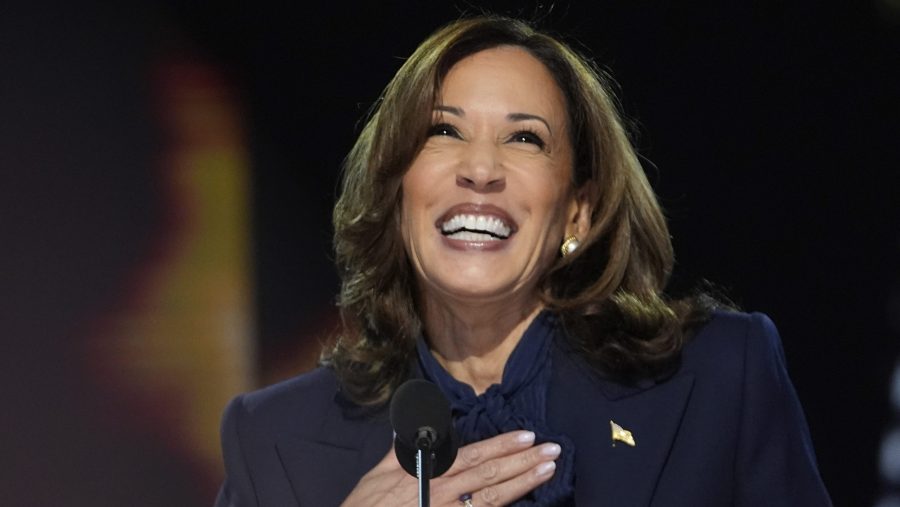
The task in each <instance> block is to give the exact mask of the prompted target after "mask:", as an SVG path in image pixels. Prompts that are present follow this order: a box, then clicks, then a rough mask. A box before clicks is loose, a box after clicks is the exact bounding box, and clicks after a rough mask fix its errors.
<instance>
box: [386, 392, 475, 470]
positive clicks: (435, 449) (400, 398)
mask: <svg viewBox="0 0 900 507" xmlns="http://www.w3.org/2000/svg"><path fill="white" fill-rule="evenodd" d="M390 415H391V426H393V427H394V433H396V435H397V436H396V438H395V439H394V453H395V454H396V455H397V460H398V461H399V462H400V466H402V467H403V469H404V470H406V471H407V473H409V474H410V475H412V476H413V477H419V475H420V474H419V472H418V469H417V464H418V463H417V455H418V453H419V451H423V455H424V457H425V458H426V461H427V462H428V464H429V465H431V466H428V467H425V468H426V471H427V468H430V469H431V470H430V472H431V473H426V474H425V475H426V477H424V479H430V478H433V477H439V476H440V475H441V474H443V473H444V472H446V471H447V470H448V469H449V468H450V466H451V465H453V462H454V461H455V460H456V452H457V450H458V447H459V443H458V442H457V439H456V433H455V432H454V431H453V424H452V420H451V417H450V403H448V402H447V399H446V398H444V395H443V393H441V390H440V389H438V387H437V386H436V385H434V384H432V383H431V382H428V381H426V380H421V379H413V380H408V381H407V382H405V383H404V384H403V385H401V386H400V387H399V388H398V389H397V391H396V392H395V393H394V397H393V399H391V409H390Z"/></svg>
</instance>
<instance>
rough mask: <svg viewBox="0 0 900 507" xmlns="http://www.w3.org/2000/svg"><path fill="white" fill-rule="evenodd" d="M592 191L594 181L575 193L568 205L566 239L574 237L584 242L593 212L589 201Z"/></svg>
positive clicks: (589, 228) (591, 203)
mask: <svg viewBox="0 0 900 507" xmlns="http://www.w3.org/2000/svg"><path fill="white" fill-rule="evenodd" d="M593 189H594V181H593V180H589V181H587V182H586V183H585V184H583V185H581V187H580V188H578V189H577V190H576V191H575V196H574V198H573V199H572V202H571V204H570V205H569V215H568V221H567V223H566V237H569V236H575V237H577V238H578V239H579V240H581V241H584V239H585V238H586V237H587V234H588V232H589V231H590V230H591V215H592V213H593V211H594V206H593V202H592V200H591V196H593V195H594V192H593Z"/></svg>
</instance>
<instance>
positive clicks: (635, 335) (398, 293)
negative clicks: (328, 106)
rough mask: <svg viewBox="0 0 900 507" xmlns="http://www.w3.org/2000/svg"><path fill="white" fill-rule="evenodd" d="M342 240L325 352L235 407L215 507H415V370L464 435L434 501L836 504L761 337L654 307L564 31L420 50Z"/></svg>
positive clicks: (766, 327)
mask: <svg viewBox="0 0 900 507" xmlns="http://www.w3.org/2000/svg"><path fill="white" fill-rule="evenodd" d="M334 224H335V239H334V244H335V251H336V260H337V264H338V267H339V269H340V274H341V277H342V289H341V297H340V301H339V304H340V308H341V315H342V329H341V332H340V336H339V337H338V338H337V340H336V342H335V343H334V344H333V346H332V347H330V348H329V349H328V350H326V351H325V353H324V354H323V361H322V362H323V365H322V367H320V368H319V369H317V370H315V371H313V372H310V373H308V374H305V375H301V376H299V377H296V378H295V379H293V380H289V381H287V382H284V383H281V384H278V385H275V386H272V387H269V388H266V389H263V390H261V391H257V392H255V393H250V394H247V395H243V396H239V397H237V398H236V399H235V400H234V401H233V402H232V403H231V404H230V405H229V408H228V409H227V411H226V414H225V417H224V420H223V426H222V441H223V449H224V455H225V463H226V470H227V479H226V482H225V484H224V485H223V487H222V490H221V493H220V495H219V499H218V503H217V504H218V505H221V506H224V505H278V506H283V505H337V504H339V503H341V502H343V505H346V506H363V505H391V506H403V505H415V504H416V497H417V485H416V481H415V480H414V479H413V478H411V477H410V476H409V475H407V474H406V472H405V471H404V470H403V469H402V468H401V466H400V464H399V463H398V461H397V458H396V457H395V455H394V453H393V452H391V451H390V446H391V440H392V431H391V427H390V425H389V424H388V422H387V420H386V417H385V412H386V403H387V401H388V400H389V399H390V397H391V396H392V395H393V393H394V392H395V391H396V389H397V387H398V386H399V385H400V384H401V383H402V382H404V381H406V380H408V379H411V378H424V379H427V380H429V381H431V382H433V383H435V384H436V385H437V386H438V387H439V389H440V390H441V391H442V392H443V394H444V395H446V397H447V398H448V399H449V401H450V405H451V408H452V415H453V422H454V427H455V428H456V431H457V432H458V434H459V437H460V440H461V441H462V443H463V444H464V446H463V447H462V448H461V449H460V454H459V459H458V460H457V462H456V463H455V464H454V465H453V467H452V468H450V470H449V471H448V472H447V473H446V474H444V475H443V476H442V477H440V478H436V479H434V480H433V481H432V494H431V501H432V504H433V505H442V506H444V505H457V506H458V505H464V506H467V507H471V506H473V505H474V506H477V507H482V506H485V505H510V504H515V505H546V506H551V505H553V506H561V505H575V504H580V505H598V504H608V505H617V506H631V505H784V506H788V505H791V506H794V505H828V504H829V503H830V501H829V499H828V495H827V493H826V491H825V488H824V486H823V485H822V483H821V479H820V478H819V474H818V471H817V469H816V464H815V456H814V453H813V451H812V446H811V443H810V439H809V435H808V430H807V428H806V423H805V421H804V418H803V413H802V409H801V408H800V405H799V402H798V401H797V399H796V395H795V393H794V390H793V387H792V386H791V383H790V380H789V378H788V376H787V373H786V371H785V368H784V364H783V357H782V352H781V348H780V342H779V338H778V335H777V332H776V331H775V328H774V326H773V325H772V323H771V322H770V321H769V320H768V318H766V317H765V316H764V315H760V314H754V315H746V314H741V313H736V312H728V311H723V310H720V309H716V304H715V302H714V301H713V300H712V299H711V298H708V297H705V296H702V295H700V296H695V297H691V298H687V299H683V300H671V299H669V298H667V297H666V296H665V294H664V292H663V290H664V287H665V284H666V281H667V278H668V276H669V273H670V271H671V268H672V262H673V260H672V247H671V243H670V239H669V234H668V228H667V226H666V222H665V220H664V218H663V215H662V212H661V210H660V208H659V205H658V204H657V202H656V198H655V196H654V194H653V191H652V189H651V188H650V186H649V184H648V183H647V179H646V177H645V176H644V173H643V171H642V169H641V167H640V165H639V163H638V159H637V156H636V154H635V152H634V150H633V148H632V147H631V144H630V143H629V141H628V137H627V135H626V134H625V132H624V129H623V128H622V125H621V121H620V120H619V116H618V114H617V112H616V108H615V106H614V100H613V99H612V96H611V95H610V93H609V92H608V91H607V86H606V85H605V83H604V80H603V79H601V77H600V74H599V73H598V72H596V71H595V70H594V68H593V66H592V65H591V64H590V63H589V62H587V61H586V60H584V59H582V58H581V57H579V56H578V55H577V54H576V53H574V52H573V51H572V50H570V49H569V48H568V47H567V46H566V45H564V44H562V43H561V42H559V41H558V40H557V39H554V38H552V37H550V36H547V35H545V34H542V33H540V32H537V31H535V30H534V29H532V28H531V27H530V26H528V25H527V24H525V23H522V22H520V21H516V20H512V19H506V18H495V17H479V18H473V19H467V20H461V21H458V22H455V23H452V24H450V25H448V26H447V27H445V28H442V29H441V30H439V31H438V32H436V33H435V34H434V35H433V36H432V37H430V38H429V39H428V40H426V41H425V42H424V43H422V45H421V46H420V47H419V48H418V49H417V50H416V51H415V53H414V54H413V55H412V56H411V57H410V58H409V59H408V60H407V61H406V63H405V64H404V65H403V67H402V68H401V69H400V71H399V72H398V73H397V75H396V76H395V77H394V79H393V80H392V81H391V82H390V84H389V85H388V86H387V88H386V89H385V91H384V94H383V96H382V99H381V102H380V104H379V105H378V107H377V108H376V109H375V110H374V111H373V113H372V116H371V117H370V118H369V121H368V123H367V125H366V127H365V129H364V130H363V132H362V134H361V135H360V138H359V140H358V141H357V143H356V145H355V146H354V148H353V150H352V152H351V153H350V155H349V156H348V158H347V161H346V165H345V168H344V183H343V192H342V194H341V197H340V199H339V200H338V202H337V204H336V206H335V212H334ZM771 428H777V431H775V432H773V431H771ZM617 444H619V445H617Z"/></svg>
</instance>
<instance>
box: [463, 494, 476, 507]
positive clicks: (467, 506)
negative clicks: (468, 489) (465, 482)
mask: <svg viewBox="0 0 900 507" xmlns="http://www.w3.org/2000/svg"><path fill="white" fill-rule="evenodd" d="M459 502H460V503H461V504H463V507H474V504H473V503H472V493H463V494H461V495H459Z"/></svg>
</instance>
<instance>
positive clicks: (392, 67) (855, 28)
mask: <svg viewBox="0 0 900 507" xmlns="http://www.w3.org/2000/svg"><path fill="white" fill-rule="evenodd" d="M686 4H687V2H679V3H677V6H676V3H674V2H672V3H669V2H641V1H638V2H635V1H624V0H622V1H598V2H584V3H576V2H557V3H555V4H546V3H545V4H541V5H539V4H537V3H535V2H524V3H523V2H517V3H512V2H509V3H495V4H492V7H491V10H492V11H494V12H498V13H503V14H511V15H518V16H524V17H526V18H533V19H538V20H539V25H541V26H545V27H548V28H550V29H551V30H552V31H556V32H559V33H561V34H563V35H564V36H565V37H566V38H567V39H568V40H569V41H570V42H572V43H573V45H574V46H575V47H577V48H578V49H580V50H581V51H582V52H584V53H586V54H588V55H590V56H592V57H593V58H595V59H596V60H597V61H598V62H599V63H600V64H601V65H602V66H603V67H604V68H607V69H609V70H610V72H611V73H612V75H613V76H614V77H615V79H616V81H617V82H618V83H619V84H620V85H621V93H620V98H621V100H622V103H623V107H624V111H625V114H626V116H627V117H628V118H630V119H632V120H633V124H634V133H635V139H636V144H637V146H638V148H639V150H640V152H641V154H642V155H643V157H644V158H645V168H646V169H647V171H648V174H649V175H650V178H651V181H652V182H653V184H654V187H655V189H656V191H657V193H658V194H659V196H660V200H661V202H662V203H663V206H664V207H665V208H666V210H667V214H668V216H669V218H670V224H671V231H672V235H673V238H674V242H675V248H676V254H677V265H676V270H675V276H674V279H673V290H675V291H678V290H684V289H685V288H689V287H691V286H693V284H694V283H695V282H696V281H698V280H699V279H701V278H703V279H709V280H712V281H714V282H716V283H717V284H719V285H721V286H723V287H725V288H726V289H727V291H728V294H729V295H730V296H731V297H732V298H733V299H734V300H735V301H736V302H737V303H739V304H740V305H741V306H742V307H743V308H744V309H747V310H757V311H763V312H766V313H768V314H769V315H770V316H771V317H772V318H773V320H774V321H775V322H776V324H777V325H778V327H779V329H780V331H781V334H782V338H783V341H784V347H785V350H786V354H787V359H788V365H789V368H790V371H791V375H792V378H793V380H794V383H795V386H796V388H797V390H798V392H799V395H800V398H801V400H802V402H803V404H804V408H805V409H806V413H807V417H808V421H809V424H810V429H811V432H812V437H813V441H814V443H815V446H816V451H817V454H818V458H819V464H820V468H821V472H822V475H823V477H824V480H825V483H826V485H827V486H828V487H829V490H830V491H831V493H832V496H833V497H834V500H835V504H836V505H865V504H871V503H873V502H874V501H875V499H876V498H877V496H878V495H879V494H880V492H881V491H882V488H883V486H882V485H881V484H882V482H883V481H882V479H881V478H880V477H879V474H878V470H877V463H878V446H879V442H880V439H881V438H882V436H883V435H884V434H885V432H886V431H888V428H889V425H890V421H891V412H890V410H889V407H888V379H889V377H890V372H891V370H892V368H893V367H894V364H895V360H896V358H897V357H898V351H900V347H898V340H897V338H898V332H900V263H898V260H900V256H898V253H900V252H898V250H900V216H898V206H897V200H898V199H897V198H898V195H900V192H898V190H897V184H898V183H900V181H898V177H897V170H898V169H897V168H898V166H897V163H898V162H900V153H898V144H900V136H898V134H900V130H898V128H897V127H898V125H897V118H898V112H900V111H898V109H900V108H898V105H900V101H898V94H897V90H898V89H900V80H898V71H897V69H898V58H897V57H898V55H900V34H898V32H900V10H898V8H897V4H896V2H891V1H889V0H882V1H875V0H872V1H868V0H860V1H856V2H851V1H848V2H845V3H821V2H798V1H793V2H721V1H699V2H691V3H690V4H689V5H686ZM298 5H299V4H297V5H295V6H293V7H285V6H284V5H281V4H279V3H276V2H256V3H253V4H252V5H251V4H244V5H240V6H238V5H236V4H232V5H217V6H214V7H213V6H210V5H206V4H200V3H180V2H179V3H176V2H162V3H159V4H147V3H142V4H138V5H136V6H132V5H129V6H120V7H100V6H92V7H83V6H82V7H73V6H67V5H65V4H61V5H52V6H47V5H39V4H29V5H28V6H25V5H22V6H15V5H13V6H6V7H2V8H0V241H2V244H0V277H2V278H0V297H2V298H3V299H2V300H0V330H2V332H3V338H2V342H0V343H2V347H3V348H2V349H0V350H2V351H3V354H2V357H3V364H2V367H3V370H2V371H3V373H4V376H5V377H6V379H7V380H6V381H5V382H4V386H5V387H4V389H3V392H2V393H0V399H3V400H4V404H5V405H7V409H6V410H5V413H4V414H3V415H0V421H2V424H0V427H2V428H3V432H4V433H6V435H5V436H4V438H3V441H2V442H3V443H2V448H3V449H4V450H2V451H0V455H2V456H3V457H0V475H2V479H0V488H2V489H0V497H2V498H4V499H5V500H4V501H3V503H4V504H8V505H135V506H138V505H141V506H142V505H147V506H150V505H206V504H210V503H211V501H212V494H213V493H214V490H215V488H216V486H217V484H218V481H219V480H220V476H218V475H216V474H215V473H213V474H209V473H200V472H198V471H197V468H196V466H195V464H194V463H193V461H192V458H191V457H190V456H187V455H185V454H184V453H183V452H176V451H173V450H172V449H170V448H168V447H167V446H166V445H164V444H161V440H164V439H165V435H164V433H153V432H150V433H147V432H143V431H141V432H139V431H134V432H130V430H129V429H128V428H127V427H126V428H120V429H119V430H118V431H117V432H114V433H109V432H106V431H103V430H101V429H98V425H97V421H98V420H100V419H101V418H102V417H107V416H108V415H109V414H110V413H112V414H115V412H116V408H115V407H114V406H113V407H110V406H109V405H110V403H109V402H108V400H107V399H106V398H105V397H104V394H103V393H102V392H101V391H99V390H98V389H97V388H96V386H95V385H94V383H93V382H91V381H88V380H87V379H86V378H85V373H84V371H83V368H81V367H76V366H75V365H77V364H81V363H83V362H84V358H83V357H81V356H83V355H84V354H86V352H85V349H84V348H83V347H80V346H79V340H86V339H88V338H86V336H88V335H89V332H87V331H85V330H84V329H83V327H82V326H83V323H84V322H85V321H88V320H91V319H94V318H96V317H97V316H98V315H106V314H110V313H114V312H115V311H116V308H117V306H116V301H117V299H118V298H119V297H120V291H121V287H122V283H123V280H126V279H128V278H129V277H130V276H132V275H133V273H134V272H135V270H138V269H139V265H138V264H139V259H140V258H141V256H142V253H143V252H145V251H146V249H147V248H150V247H151V246H152V244H153V241H154V239H153V237H154V234H159V232H158V231H159V230H160V223H162V222H164V221H165V218H164V217H165V216H166V201H165V199H164V198H163V197H162V194H163V192H162V191H161V189H160V188H159V184H158V181H157V178H156V176H155V175H156V171H157V169H156V167H157V165H158V163H159V160H158V157H159V150H160V145H161V142H162V141H161V137H162V136H161V133H160V126H159V124H158V121H157V120H156V119H155V118H157V115H156V114H155V112H154V98H153V87H152V84H151V83H152V73H153V69H154V66H155V65H156V64H157V63H158V62H159V61H160V59H165V58H173V55H174V56H175V57H178V58H184V59H188V60H195V61H202V62H204V64H207V65H211V66H214V67H215V68H216V69H218V70H219V71H220V72H221V73H222V75H223V76H225V78H226V79H227V81H228V82H229V83H230V85H231V86H232V87H233V89H234V90H237V92H236V93H237V97H238V100H239V102H240V104H241V106H242V110H243V111H244V114H245V117H244V122H245V125H246V128H247V145H248V148H249V154H250V160H251V168H252V169H251V173H250V174H251V177H252V184H251V188H250V191H251V195H252V205H253V206H252V234H253V236H252V237H253V243H252V245H251V247H252V251H253V254H254V257H253V259H254V264H253V267H254V273H255V275H254V276H255V279H254V280H255V283H254V285H255V287H256V289H255V308H256V321H255V322H256V330H255V336H256V340H257V341H258V351H259V353H258V356H257V360H256V363H255V364H256V368H257V381H256V383H257V384H265V383H269V382H273V381H275V380H277V379H279V378H283V377H284V376H286V375H289V374H293V373H296V372H297V371H299V369H300V366H294V367H292V366H291V365H301V364H308V360H306V362H304V360H302V358H298V355H299V354H300V352H298V351H299V350H300V349H301V346H300V345H299V344H300V342H312V341H314V340H315V339H316V335H318V334H321V332H322V329H327V327H328V326H329V325H330V324H329V323H330V322H332V321H333V312H331V310H329V308H330V306H331V303H332V301H333V294H334V292H335V287H336V283H337V282H336V277H335V275H334V271H333V269H332V267H331V262H330V255H331V254H330V211H331V206H332V204H333V200H334V196H335V192H336V190H335V189H336V177H337V175H338V170H339V166H340V163H341V160H342V158H343V156H344V155H345V154H346V152H347V151H348V150H349V148H350V146H351V145H352V142H353V140H354V138H355V135H356V134H357V133H358V132H359V129H360V124H359V123H358V122H359V121H360V119H361V118H362V117H363V116H364V115H365V112H366V111H367V110H368V108H369V107H370V105H371V104H372V103H373V101H374V100H375V99H376V98H377V96H378V95H379V93H380V91H381V88H382V87H383V86H384V85H385V84H386V83H387V81H388V80H389V79H390V77H391V76H392V75H393V73H394V72H395V71H396V70H397V69H398V68H399V66H400V65H401V63H402V59H403V57H405V56H407V55H409V54H410V53H411V52H412V51H413V49H414V48H415V46H416V45H417V43H418V42H420V41H421V40H422V39H424V38H425V37H426V36H427V35H428V34H429V33H430V32H432V31H433V30H434V29H435V28H437V27H438V26H440V25H442V24H443V23H445V22H447V21H450V20H452V19H454V18H456V17H458V16H459V15H460V13H462V12H477V11H478V10H480V8H477V7H474V6H473V5H471V4H465V3H456V4H453V3H439V4H432V3H430V2H391V3H385V4H381V5H376V4H375V3H374V2H373V3H372V4H367V3H366V4H363V3H344V2H330V3H327V4H324V5H323V4H318V5H314V6H309V7H303V8H301V7H299V6H298ZM306 355H307V356H308V355H309V354H308V353H306ZM210 431H216V428H210ZM773 431H777V428H773ZM135 435H138V436H139V437H136V436H135Z"/></svg>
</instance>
